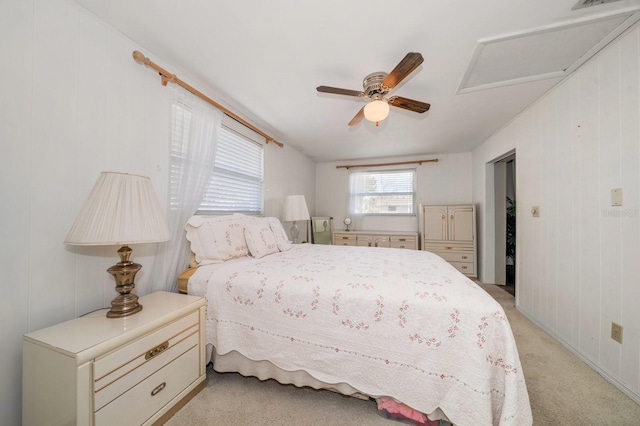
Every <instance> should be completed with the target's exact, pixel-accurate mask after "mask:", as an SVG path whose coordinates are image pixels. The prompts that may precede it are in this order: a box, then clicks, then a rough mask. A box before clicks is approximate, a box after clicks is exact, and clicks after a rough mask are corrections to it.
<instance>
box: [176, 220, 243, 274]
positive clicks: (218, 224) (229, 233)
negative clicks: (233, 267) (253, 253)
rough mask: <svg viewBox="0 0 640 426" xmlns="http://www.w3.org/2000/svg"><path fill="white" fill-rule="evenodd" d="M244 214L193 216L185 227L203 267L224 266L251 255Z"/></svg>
mask: <svg viewBox="0 0 640 426" xmlns="http://www.w3.org/2000/svg"><path fill="white" fill-rule="evenodd" d="M246 220H247V219H246V216H244V215H228V216H211V217H205V216H193V217H192V218H191V219H189V221H188V222H187V226H186V227H185V229H186V231H187V240H189V242H190V243H191V251H193V253H195V256H196V261H197V262H198V263H199V264H202V265H206V264H209V263H222V262H224V261H225V260H229V259H233V258H235V257H242V256H246V255H247V254H249V249H248V247H247V242H246V241H245V238H244V225H245V222H246Z"/></svg>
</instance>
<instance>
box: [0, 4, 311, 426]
mask: <svg viewBox="0 0 640 426" xmlns="http://www.w3.org/2000/svg"><path fill="white" fill-rule="evenodd" d="M134 50H142V51H145V49H144V47H143V46H139V45H137V44H136V43H135V42H133V41H132V40H130V39H128V38H126V37H124V36H122V35H121V34H120V33H118V32H117V31H114V30H113V29H111V28H110V27H108V26H106V25H105V24H104V23H103V22H101V21H99V20H97V19H96V18H95V17H93V16H92V15H91V14H88V13H86V12H85V11H84V10H83V9H81V8H79V7H78V6H77V5H75V4H74V3H73V2H71V1H66V0H3V1H0V55H1V57H2V58H3V60H2V65H1V66H0V93H2V100H3V101H2V102H0V144H1V150H0V195H1V196H2V201H1V203H0V223H1V224H2V225H1V226H0V270H1V271H2V277H3V282H2V290H3V297H2V298H0V341H2V344H1V345H0V359H1V360H2V363H0V377H2V380H1V381H0V424H1V425H8V426H12V425H19V424H20V423H21V409H22V408H21V398H22V385H21V383H22V335H23V334H24V333H27V332H29V331H33V330H36V329H39V328H42V327H45V326H49V325H52V324H54V323H57V322H60V321H63V320H68V319H71V318H74V317H76V316H78V315H82V314H84V313H86V312H88V311H92V310H94V309H98V308H102V307H104V306H108V304H109V301H110V300H111V299H112V298H113V297H114V296H115V295H116V293H115V291H114V288H115V282H114V280H113V277H111V275H109V274H108V273H107V272H106V269H107V268H108V267H109V266H111V265H113V264H114V263H116V262H117V261H118V258H117V255H116V253H115V251H116V250H117V247H115V248H114V247H105V248H100V247H97V248H88V247H83V248H75V247H67V246H65V245H64V244H63V241H64V238H65V237H66V234H67V232H68V231H69V229H70V227H71V224H72V223H73V221H74V219H75V216H76V213H77V212H78V211H79V209H80V206H81V205H82V203H83V202H84V200H85V199H86V197H87V196H88V195H89V192H90V190H91V188H92V187H93V184H94V183H95V181H96V179H97V177H98V175H99V174H100V172H101V171H105V170H108V171H124V172H131V173H137V174H142V175H146V176H149V177H150V178H151V180H152V183H153V185H154V188H155V189H156V192H157V194H158V198H159V199H160V201H161V203H163V202H166V198H167V191H168V163H169V130H170V129H169V126H170V108H169V91H168V90H167V89H166V88H165V87H163V86H162V85H161V84H160V81H159V78H158V76H157V74H156V73H154V72H152V71H150V70H149V69H148V68H145V67H144V66H141V65H138V64H137V63H135V62H134V61H133V59H132V57H131V53H132V52H133V51H134ZM145 53H146V54H147V55H149V56H151V57H152V59H153V60H154V61H156V62H158V63H161V64H162V66H163V67H165V68H167V69H169V70H172V71H175V72H177V73H178V74H179V75H180V76H181V77H182V78H183V79H185V81H189V82H190V83H192V84H193V85H194V86H195V87H198V88H199V89H201V90H203V91H205V92H206V88H203V87H199V86H198V84H197V82H196V81H193V80H191V79H189V76H187V75H182V74H180V73H179V69H177V68H176V67H175V66H171V65H170V64H163V63H162V61H161V60H160V59H157V58H153V56H152V52H149V51H148V50H146V51H145ZM178 65H179V64H178ZM247 118H249V119H250V118H251V117H247ZM265 130H267V129H265ZM265 162H266V164H265V214H267V215H273V216H279V215H280V209H281V204H282V202H283V200H284V196H285V195H287V194H290V193H294V192H295V193H302V194H304V195H306V197H307V200H308V201H309V204H310V205H309V208H310V209H313V201H314V199H315V189H314V187H315V165H314V163H313V161H312V160H310V159H309V158H308V157H306V156H305V155H303V154H301V153H300V152H299V151H298V150H296V149H295V148H292V147H291V146H288V145H285V147H284V148H279V147H278V146H276V145H274V144H269V145H267V146H266V147H265ZM155 249H156V247H155V245H152V244H149V245H141V246H134V247H133V250H134V253H133V258H134V260H136V261H137V262H139V263H141V264H142V265H143V268H142V270H141V271H140V273H139V274H138V275H137V276H136V287H137V292H138V294H146V293H147V292H149V291H150V289H151V283H149V277H150V275H151V274H150V271H151V268H153V262H154V254H155Z"/></svg>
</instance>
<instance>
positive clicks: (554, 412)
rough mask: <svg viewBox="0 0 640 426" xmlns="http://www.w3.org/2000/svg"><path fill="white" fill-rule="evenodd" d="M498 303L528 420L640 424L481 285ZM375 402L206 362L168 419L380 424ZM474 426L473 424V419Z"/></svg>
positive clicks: (578, 364)
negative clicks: (520, 372) (198, 383)
mask: <svg viewBox="0 0 640 426" xmlns="http://www.w3.org/2000/svg"><path fill="white" fill-rule="evenodd" d="M483 288H485V289H486V290H487V292H489V294H491V295H492V296H493V297H494V298H495V299H496V300H497V301H498V302H499V303H500V304H501V305H502V306H503V308H504V310H505V312H506V314H507V317H508V318H509V322H510V323H511V327H512V329H513V332H514V335H515V338H516V342H517V345H518V351H519V353H520V359H521V361H522V367H523V369H524V374H525V378H526V381H527V388H528V390H529V398H530V401H531V409H532V411H533V418H534V424H535V425H540V426H547V425H554V426H563V425H567V426H582V425H585V426H587V425H598V426H608V425H616V426H639V425H640V405H638V404H636V403H635V402H634V401H633V400H631V399H630V398H628V397H627V396H626V395H624V394H623V393H622V392H620V391H618V390H617V389H616V388H615V387H614V386H612V385H611V384H610V383H609V382H607V381H606V380H604V379H603V378H602V377H601V376H600V375H598V374H597V373H596V372H595V371H593V370H592V369H591V368H589V367H588V366H587V365H586V364H585V363H583V362H582V361H580V360H579V359H578V358H576V357H575V356H574V355H573V354H571V353H570V352H569V351H568V350H566V349H565V348H564V347H563V346H562V345H560V344H559V343H557V342H556V341H555V340H553V339H552V338H551V337H550V336H549V335H547V334H546V333H545V332H543V331H542V330H540V329H539V328H538V327H536V326H535V325H534V324H532V323H531V322H530V321H529V320H528V319H526V318H525V317H524V316H523V315H522V314H521V313H519V312H518V311H517V310H516V309H515V300H514V297H513V296H512V295H510V294H509V293H507V292H505V291H504V290H502V289H501V288H499V287H497V286H491V285H488V286H483ZM394 424H400V423H398V422H394V421H391V420H387V419H384V418H382V417H381V416H380V415H378V413H377V408H376V404H375V402H374V401H372V400H370V401H362V400H359V399H356V398H349V397H345V396H342V395H339V394H336V393H333V392H330V391H316V390H313V389H308V388H296V387H295V386H292V385H287V386H283V385H280V384H278V383H276V382H275V381H273V380H269V381H266V382H261V381H259V380H257V379H255V378H251V377H242V376H240V375H239V374H231V373H225V374H219V373H216V372H215V371H213V370H212V369H211V367H209V369H208V370H207V386H206V388H205V389H204V390H203V391H201V392H200V393H199V394H198V395H196V396H195V397H194V398H193V399H192V400H191V401H190V402H189V403H188V404H187V405H186V406H185V407H184V408H182V410H180V411H179V412H178V413H177V414H176V415H175V416H173V417H172V418H171V419H170V420H169V421H168V422H167V425H171V426H188V425H220V426H226V425H253V426H260V425H296V426H307V425H309V426H311V425H313V426H316V425H367V426H369V425H371V426H375V425H385V426H390V425H394ZM474 426H475V425H474Z"/></svg>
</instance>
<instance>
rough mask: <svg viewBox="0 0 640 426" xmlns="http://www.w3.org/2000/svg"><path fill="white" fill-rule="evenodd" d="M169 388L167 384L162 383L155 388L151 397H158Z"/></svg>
mask: <svg viewBox="0 0 640 426" xmlns="http://www.w3.org/2000/svg"><path fill="white" fill-rule="evenodd" d="M166 386H167V382H162V383H160V384H159V385H158V386H156V387H155V389H154V390H152V391H151V396H156V395H157V394H158V393H160V391H161V390H162V389H164V388H165V387H166Z"/></svg>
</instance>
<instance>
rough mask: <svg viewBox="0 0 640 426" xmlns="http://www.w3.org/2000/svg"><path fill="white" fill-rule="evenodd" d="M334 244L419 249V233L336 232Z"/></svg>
mask: <svg viewBox="0 0 640 426" xmlns="http://www.w3.org/2000/svg"><path fill="white" fill-rule="evenodd" d="M333 245H338V246H364V247H392V248H403V249H410V250H418V234H417V233H416V232H393V231H349V232H346V231H345V232H334V234H333Z"/></svg>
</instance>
